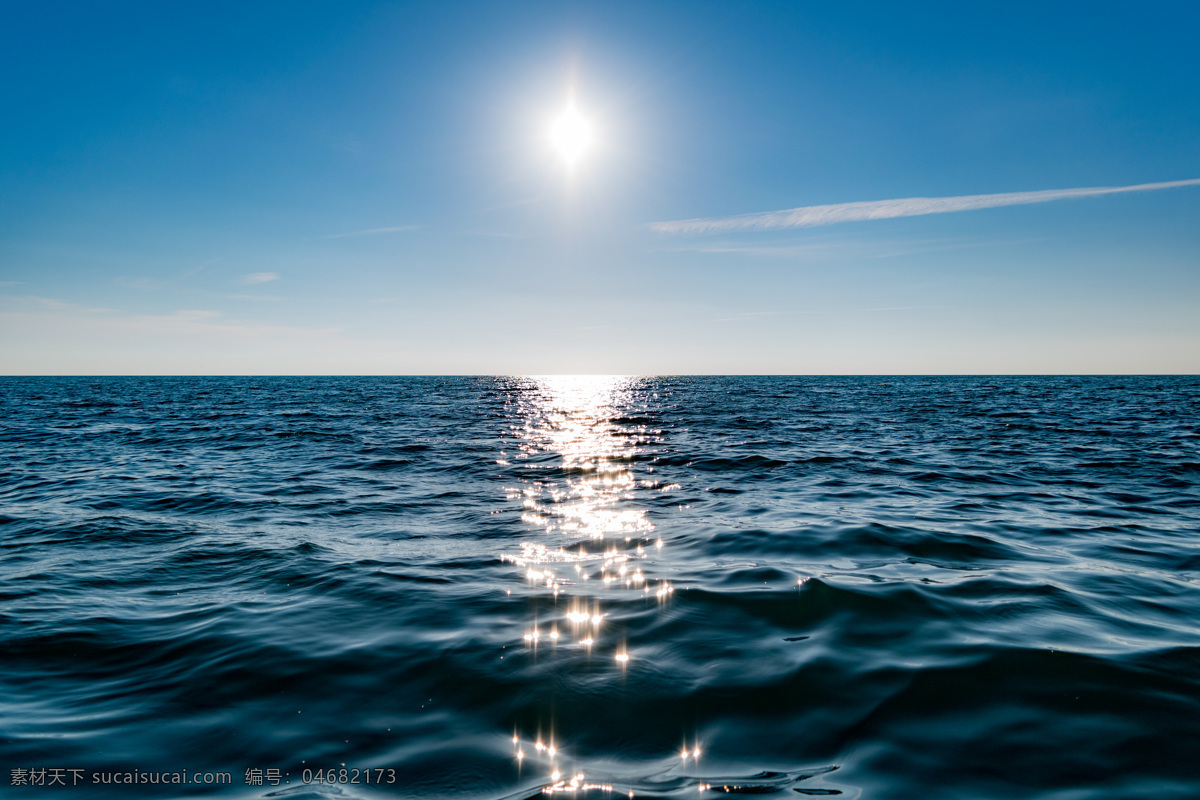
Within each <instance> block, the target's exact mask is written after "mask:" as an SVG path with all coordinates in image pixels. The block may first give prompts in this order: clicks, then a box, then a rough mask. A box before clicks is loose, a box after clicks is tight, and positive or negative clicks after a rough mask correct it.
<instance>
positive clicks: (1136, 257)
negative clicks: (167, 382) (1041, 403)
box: [0, 0, 1200, 374]
mask: <svg viewBox="0 0 1200 800" xmlns="http://www.w3.org/2000/svg"><path fill="white" fill-rule="evenodd" d="M902 5H906V4H899V3H882V2H881V3H853V2H837V3H834V2H828V3H816V2H812V3H798V2H787V3H766V2H762V3H733V2H727V3H704V2H679V3H675V2H654V3H648V2H629V3H622V2H597V3H579V2H562V1H561V0H560V1H559V2H546V3H533V2H512V3H494V2H493V3H469V2H450V3H333V2H330V3H305V2H294V1H292V2H286V3H284V2H280V3H268V2H263V3H246V2H238V3H222V2H204V3H146V4H135V3H121V2H115V3H94V2H88V3H58V2H36V3H34V2H22V3H16V2H14V3H9V4H6V6H5V10H4V12H3V20H2V22H0V71H2V72H0V74H2V75H3V77H4V80H3V81H2V82H0V108H2V109H3V112H2V114H0V119H3V124H2V125H0V373H5V374H28V373H34V374H325V373H331V374H405V373H415V374H439V373H445V374H464V373H488V374H496V373H500V374H510V373H559V372H604V373H623V374H629V373H634V374H638V373H640V374H650V373H659V374H661V373H824V374H833V373H842V374H844V373H852V374H856V373H1047V372H1048V373H1155V372H1173V373H1195V372H1200V224H1198V223H1200V185H1176V186H1172V187H1165V188H1148V189H1143V190H1140V191H1128V192H1114V193H1106V194H1091V195H1089V194H1080V193H1076V194H1075V195H1071V196H1065V197H1058V196H1055V197H1054V198H1050V197H1049V196H1038V197H1037V198H1036V199H1037V200H1039V202H1030V201H1028V198H1027V197H1026V196H1025V195H1024V194H1023V193H1030V192H1046V191H1050V190H1064V189H1088V188H1094V187H1127V186H1139V185H1144V184H1153V183H1163V182H1178V181H1188V180H1192V179H1196V178H1200V58H1198V57H1197V53H1196V41H1195V37H1196V31H1197V30H1200V4H1197V3H1195V2H1178V3H1172V2H1155V3H1149V4H1144V3H1103V2H1089V3H1047V2H1038V3H1014V2H1004V3H962V2H954V3H925V4H920V10H917V11H913V10H912V9H901V6H902ZM572 92H573V93H574V96H575V98H576V103H577V105H578V107H579V109H580V111H581V112H582V113H583V114H584V115H585V116H587V117H588V118H589V119H590V120H591V121H592V123H593V125H594V126H595V129H596V136H597V144H596V146H595V147H594V148H593V149H592V150H591V151H590V152H589V153H588V154H586V156H585V157H584V158H583V159H582V160H581V162H580V163H579V165H578V167H577V169H576V170H574V171H573V172H568V171H567V170H565V169H564V167H563V165H562V163H561V161H560V159H558V158H557V157H556V155H555V153H554V152H553V151H552V149H551V147H550V146H549V144H548V143H547V133H546V131H547V127H548V125H549V122H550V120H551V119H552V118H553V117H554V116H555V115H556V114H557V113H558V112H559V111H561V109H562V108H563V107H564V106H565V104H566V102H567V98H568V95H569V94H570V93H572ZM1011 193H1022V195H1021V196H1020V198H1018V200H1012V198H1010V199H1009V200H995V199H992V200H982V201H981V200H977V199H968V200H945V201H937V202H935V203H932V204H931V203H929V202H927V201H921V200H910V198H964V197H966V198H975V197H976V196H980V195H1002V194H1011ZM893 200H894V201H900V202H899V203H893V204H884V205H874V206H862V205H858V206H845V205H843V204H849V203H859V204H862V203H870V202H872V201H893ZM1010 200H1011V201H1012V202H1011V203H1010ZM1018 201H1019V204H1012V203H1017V202H1018ZM812 206H822V207H829V208H824V209H815V210H814V209H811V208H810V207H812ZM989 206H990V207H989ZM929 208H935V210H938V211H939V212H940V213H926V211H927V210H928V209H929ZM791 209H801V210H800V211H798V212H790V214H785V215H778V214H776V215H770V214H769V212H781V211H789V210H791ZM864 209H865V210H864ZM880 209H885V210H887V211H886V213H884V212H882V211H880ZM892 211H896V213H892ZM764 214H765V215H767V216H761V217H741V218H740V219H738V220H729V219H727V218H728V217H734V216H737V215H764ZM683 220H703V221H705V224H703V225H696V224H690V225H687V224H674V223H679V222H680V221H683ZM786 220H791V222H786V224H785V222H783V221H786ZM797 221H798V223H797V224H796V225H793V224H792V223H793V222H797ZM776 223H779V224H776Z"/></svg>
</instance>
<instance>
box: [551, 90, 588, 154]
mask: <svg viewBox="0 0 1200 800" xmlns="http://www.w3.org/2000/svg"><path fill="white" fill-rule="evenodd" d="M592 142H593V134H592V126H591V123H589V122H588V120H587V119H586V118H585V117H584V116H583V115H582V114H580V113H579V110H578V109H577V108H575V105H574V104H573V103H572V104H570V105H568V106H567V107H566V108H565V109H564V110H563V112H562V113H561V114H559V115H558V117H557V118H556V119H555V120H554V122H552V123H551V125H550V143H551V144H552V145H553V146H554V149H555V150H557V151H558V154H559V155H560V156H562V159H563V161H564V162H565V163H566V165H567V167H574V166H575V165H576V164H577V163H579V159H580V158H582V157H583V155H584V153H586V152H587V151H588V150H589V149H591V146H592Z"/></svg>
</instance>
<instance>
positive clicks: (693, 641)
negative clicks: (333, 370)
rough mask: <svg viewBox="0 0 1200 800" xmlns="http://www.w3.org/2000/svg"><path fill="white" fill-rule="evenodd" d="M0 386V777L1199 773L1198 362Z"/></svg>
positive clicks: (1020, 786)
mask: <svg viewBox="0 0 1200 800" xmlns="http://www.w3.org/2000/svg"><path fill="white" fill-rule="evenodd" d="M0 406H2V413H0V443H2V445H0V765H2V767H3V770H4V771H3V773H0V786H2V787H3V789H4V791H2V792H0V794H3V795H4V796H12V797H29V798H35V797H49V796H55V797H81V798H82V797H114V798H116V797H120V798H138V797H147V798H149V797H192V796H227V797H246V798H250V797H283V798H289V797H292V798H334V797H337V798H359V797H361V798H368V797H456V798H457V797H463V798H488V799H490V800H495V799H496V798H502V797H512V798H532V797H538V796H545V795H547V794H566V795H567V796H570V797H592V798H608V797H617V796H622V797H630V796H632V797H686V798H691V797H704V796H706V793H707V792H718V793H725V792H738V793H755V794H760V793H761V794H769V793H774V794H776V795H778V796H780V797H783V796H788V797H794V796H796V795H797V794H798V795H801V796H814V795H840V796H841V797H843V798H847V800H848V799H849V798H860V797H861V798H872V800H877V799H883V798H897V799H899V798H917V797H920V798H947V799H949V798H954V800H966V799H967V798H1054V800H1092V799H1093V798H1118V797H1120V798H1128V797H1138V798H1149V797H1153V798H1195V797H1197V796H1200V549H1198V544H1200V379H1197V378H1195V377H932V378H931V377H836V378H827V377H650V378H609V377H550V378H511V377H502V378H486V377H464V378H190V377H189V378H183V377H180V378H6V379H2V380H0ZM51 784H54V785H51Z"/></svg>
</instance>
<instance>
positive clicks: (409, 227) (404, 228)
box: [315, 225, 425, 239]
mask: <svg viewBox="0 0 1200 800" xmlns="http://www.w3.org/2000/svg"><path fill="white" fill-rule="evenodd" d="M423 227H425V226H424V225H397V226H395V227H393V228H370V229H369V230H365V231H350V232H349V233H331V234H330V235H328V236H317V237H315V238H317V239H345V238H346V237H347V236H374V235H375V234H378V233H399V232H400V231H416V230H420V229H421V228H423Z"/></svg>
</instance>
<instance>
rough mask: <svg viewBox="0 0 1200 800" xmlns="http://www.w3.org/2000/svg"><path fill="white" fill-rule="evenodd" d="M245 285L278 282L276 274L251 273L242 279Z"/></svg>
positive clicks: (277, 274)
mask: <svg viewBox="0 0 1200 800" xmlns="http://www.w3.org/2000/svg"><path fill="white" fill-rule="evenodd" d="M242 280H243V281H244V282H245V283H270V282H271V281H277V280H279V273H278V272H251V273H250V274H249V275H247V276H246V277H244V278H242Z"/></svg>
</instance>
